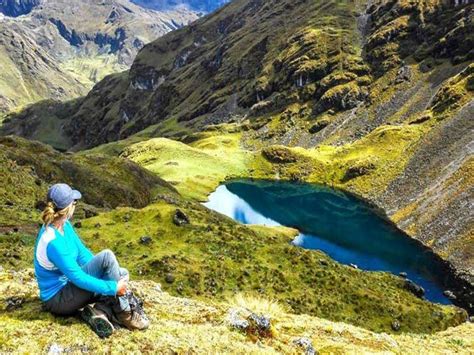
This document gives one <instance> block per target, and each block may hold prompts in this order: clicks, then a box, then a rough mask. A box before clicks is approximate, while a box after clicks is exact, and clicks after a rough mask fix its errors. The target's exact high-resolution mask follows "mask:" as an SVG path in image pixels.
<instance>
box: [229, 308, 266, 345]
mask: <svg viewBox="0 0 474 355" xmlns="http://www.w3.org/2000/svg"><path fill="white" fill-rule="evenodd" d="M229 323H230V325H231V327H233V328H235V329H238V330H241V331H245V332H246V333H248V334H252V335H256V336H258V337H261V338H266V337H269V336H271V321H270V317H268V316H265V315H262V314H260V315H258V314H256V313H253V312H250V311H249V310H246V309H245V310H244V309H234V308H233V309H231V310H230V311H229Z"/></svg>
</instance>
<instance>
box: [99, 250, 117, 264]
mask: <svg viewBox="0 0 474 355" xmlns="http://www.w3.org/2000/svg"><path fill="white" fill-rule="evenodd" d="M98 254H99V255H100V256H101V257H102V262H103V264H104V265H113V264H115V263H118V262H117V257H116V256H115V254H114V252H113V251H112V250H110V249H104V250H102V251H101V252H100V253H98Z"/></svg>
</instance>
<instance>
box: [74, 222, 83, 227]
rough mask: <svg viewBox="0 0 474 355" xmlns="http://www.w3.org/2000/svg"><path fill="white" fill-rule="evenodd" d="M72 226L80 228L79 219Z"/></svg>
mask: <svg viewBox="0 0 474 355" xmlns="http://www.w3.org/2000/svg"><path fill="white" fill-rule="evenodd" d="M74 227H76V228H82V222H81V221H77V222H76V223H74Z"/></svg>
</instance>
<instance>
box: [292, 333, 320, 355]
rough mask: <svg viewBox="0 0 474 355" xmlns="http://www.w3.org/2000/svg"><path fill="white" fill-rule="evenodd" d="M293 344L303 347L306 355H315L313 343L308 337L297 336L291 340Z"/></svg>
mask: <svg viewBox="0 0 474 355" xmlns="http://www.w3.org/2000/svg"><path fill="white" fill-rule="evenodd" d="M293 344H295V345H296V346H299V347H301V348H303V349H304V353H305V354H306V355H315V354H317V351H316V350H315V349H314V346H313V343H312V342H311V340H310V339H309V338H305V337H303V338H297V339H295V340H293Z"/></svg>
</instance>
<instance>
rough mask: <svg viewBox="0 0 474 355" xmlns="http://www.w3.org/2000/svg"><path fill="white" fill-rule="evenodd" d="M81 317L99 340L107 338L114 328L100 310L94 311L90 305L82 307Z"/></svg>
mask: <svg viewBox="0 0 474 355" xmlns="http://www.w3.org/2000/svg"><path fill="white" fill-rule="evenodd" d="M81 317H82V319H84V320H85V321H86V322H87V323H88V324H89V325H90V326H91V328H92V330H93V331H94V332H95V333H96V334H97V335H98V336H99V337H101V338H107V337H109V336H111V335H112V333H113V332H114V329H115V328H114V326H113V325H112V323H111V322H110V321H109V319H108V318H107V315H106V314H105V313H104V312H102V311H101V310H100V309H96V308H94V307H92V306H90V305H87V306H85V307H84V309H83V310H82V312H81Z"/></svg>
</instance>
